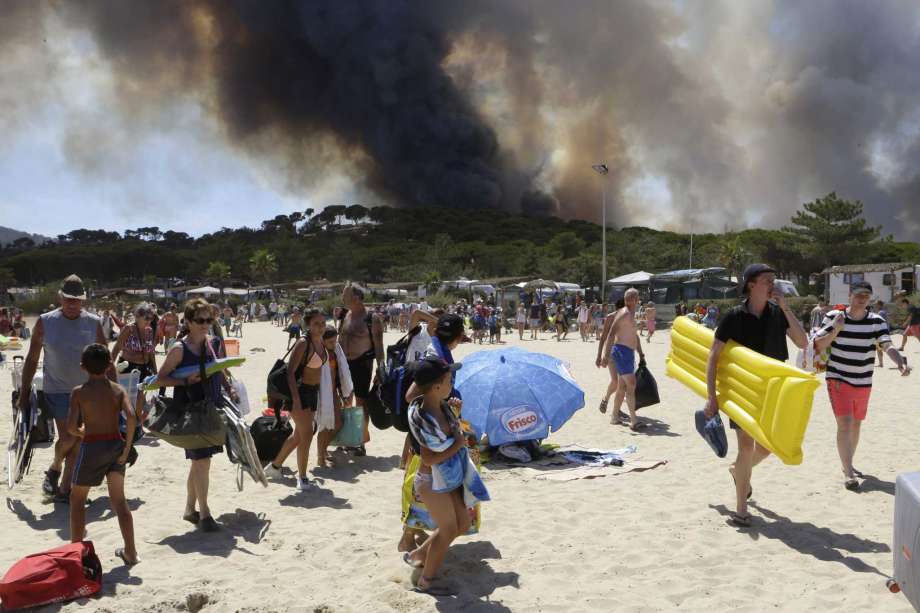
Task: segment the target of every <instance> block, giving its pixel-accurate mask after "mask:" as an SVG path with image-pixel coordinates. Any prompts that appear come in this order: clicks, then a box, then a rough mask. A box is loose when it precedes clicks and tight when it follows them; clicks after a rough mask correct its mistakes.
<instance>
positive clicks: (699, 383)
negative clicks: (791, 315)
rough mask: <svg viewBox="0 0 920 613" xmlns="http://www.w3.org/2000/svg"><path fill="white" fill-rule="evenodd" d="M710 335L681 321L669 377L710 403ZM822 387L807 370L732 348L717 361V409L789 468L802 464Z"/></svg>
mask: <svg viewBox="0 0 920 613" xmlns="http://www.w3.org/2000/svg"><path fill="white" fill-rule="evenodd" d="M714 339H715V335H714V334H713V332H712V330H709V329H707V328H705V327H704V326H701V325H699V324H697V323H694V322H692V321H690V320H689V319H688V318H686V317H678V318H677V319H675V320H674V325H673V327H672V328H671V353H670V354H669V355H668V358H667V374H668V376H670V377H674V378H675V379H677V380H678V381H680V382H681V383H683V384H684V385H686V386H687V387H689V388H690V389H691V390H693V391H694V392H696V393H697V394H699V395H700V396H702V397H703V398H706V397H707V391H706V363H707V361H708V359H709V350H710V349H711V348H712V343H713V341H714ZM819 386H820V383H819V381H818V378H817V377H815V375H813V374H809V373H807V372H805V371H804V370H800V369H798V368H795V367H793V366H790V365H788V364H786V363H785V362H780V361H779V360H774V359H773V358H768V357H767V356H765V355H762V354H759V353H757V352H756V351H752V350H750V349H748V348H747V347H742V346H741V345H739V344H737V343H735V342H734V341H731V342H729V343H728V344H727V345H726V347H725V350H724V351H722V355H721V356H720V357H719V370H718V374H717V377H716V393H717V395H718V398H719V408H721V409H722V411H723V412H725V413H726V414H728V416H729V417H731V419H732V421H734V422H735V423H736V424H738V426H740V427H741V429H742V430H744V431H745V432H747V433H748V434H750V435H751V436H752V437H754V439H755V440H756V441H757V442H758V443H760V444H761V445H763V446H764V447H766V448H767V449H769V450H770V451H772V452H773V453H774V454H776V457H778V458H779V459H780V460H782V461H783V462H784V463H785V464H801V463H802V441H803V440H804V438H805V430H806V428H808V418H809V417H811V403H812V400H813V399H814V394H815V390H817V389H818V387H819Z"/></svg>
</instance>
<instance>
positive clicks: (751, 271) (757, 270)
mask: <svg viewBox="0 0 920 613" xmlns="http://www.w3.org/2000/svg"><path fill="white" fill-rule="evenodd" d="M765 272H772V273H775V272H776V271H775V270H773V269H772V268H770V267H769V266H767V265H766V264H751V265H750V266H748V267H747V268H745V269H744V275H743V279H744V293H745V294H746V293H747V292H748V286H747V285H748V283H750V282H751V281H753V280H754V279H756V278H757V277H758V276H759V275H762V274H763V273H765Z"/></svg>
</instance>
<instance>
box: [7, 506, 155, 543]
mask: <svg viewBox="0 0 920 613" xmlns="http://www.w3.org/2000/svg"><path fill="white" fill-rule="evenodd" d="M142 504H144V501H143V500H141V499H140V498H129V499H128V506H129V507H130V508H131V510H132V511H137V510H138V509H139V508H140V506H141V505H142ZM43 506H45V507H47V508H48V509H49V510H48V512H47V513H43V514H42V515H36V514H35V513H34V512H33V511H32V509H30V508H29V507H27V506H26V505H25V504H24V503H23V502H22V501H21V500H19V499H16V498H7V499H6V508H8V509H9V510H10V511H12V512H13V514H14V515H15V516H16V517H17V518H19V520H20V521H23V522H25V523H26V524H27V525H28V526H29V528H31V529H32V530H37V531H39V532H44V531H46V530H56V531H57V534H58V536H59V537H60V538H61V540H65V541H67V540H70V505H68V504H60V503H47V504H45V505H43ZM114 516H115V514H114V513H112V509H111V506H110V505H109V497H108V496H100V497H99V498H93V499H92V502H91V503H90V504H89V505H88V506H87V507H86V526H87V530H92V529H93V526H92V524H93V522H97V521H101V520H106V519H110V518H112V517H114Z"/></svg>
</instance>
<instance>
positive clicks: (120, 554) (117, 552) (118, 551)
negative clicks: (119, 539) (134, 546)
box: [115, 547, 140, 566]
mask: <svg viewBox="0 0 920 613" xmlns="http://www.w3.org/2000/svg"><path fill="white" fill-rule="evenodd" d="M115 555H116V557H119V558H121V561H122V562H124V563H125V566H134V565H135V564H137V563H138V562H140V560H134V561H133V562H131V561H130V560H128V556H127V554H125V550H124V548H123V547H119V548H118V549H116V550H115Z"/></svg>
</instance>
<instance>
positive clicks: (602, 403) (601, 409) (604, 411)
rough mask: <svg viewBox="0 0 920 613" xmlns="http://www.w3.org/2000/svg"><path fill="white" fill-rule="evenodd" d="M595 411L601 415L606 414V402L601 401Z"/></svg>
mask: <svg viewBox="0 0 920 613" xmlns="http://www.w3.org/2000/svg"><path fill="white" fill-rule="evenodd" d="M597 410H598V411H600V412H601V413H606V412H607V401H606V400H601V404H600V406H599V407H597Z"/></svg>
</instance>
